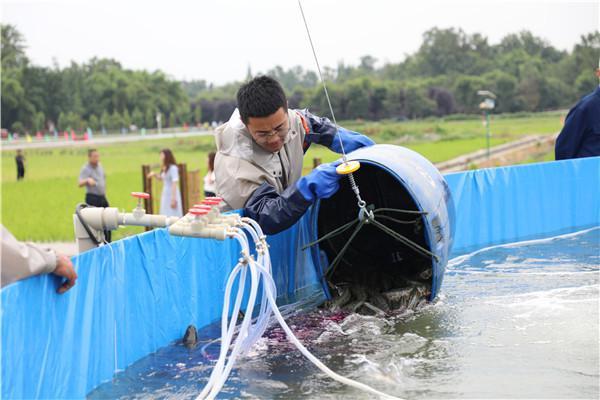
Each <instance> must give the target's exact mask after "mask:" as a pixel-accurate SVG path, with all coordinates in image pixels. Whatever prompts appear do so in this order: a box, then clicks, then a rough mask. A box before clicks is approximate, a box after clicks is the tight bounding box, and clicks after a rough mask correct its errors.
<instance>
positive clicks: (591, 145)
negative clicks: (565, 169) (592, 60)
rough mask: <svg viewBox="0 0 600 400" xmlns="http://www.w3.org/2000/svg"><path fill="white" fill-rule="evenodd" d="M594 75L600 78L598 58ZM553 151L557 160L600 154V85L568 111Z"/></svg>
mask: <svg viewBox="0 0 600 400" xmlns="http://www.w3.org/2000/svg"><path fill="white" fill-rule="evenodd" d="M596 76H597V77H598V78H599V79H600V60H599V62H598V69H596ZM554 152H555V154H554V156H555V158H556V159H557V160H566V159H569V158H582V157H594V156H600V86H598V87H596V90H594V91H593V92H592V93H590V94H588V95H587V96H585V97H584V98H582V99H581V100H579V102H578V103H577V104H576V105H575V107H573V108H572V109H571V110H570V111H569V113H568V114H567V118H565V125H564V126H563V129H562V131H561V132H560V135H558V138H556V147H555V149H554Z"/></svg>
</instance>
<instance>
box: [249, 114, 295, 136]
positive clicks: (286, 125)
mask: <svg viewBox="0 0 600 400" xmlns="http://www.w3.org/2000/svg"><path fill="white" fill-rule="evenodd" d="M289 130H290V122H289V119H286V120H285V123H284V124H283V125H281V126H280V127H279V128H277V129H273V130H272V131H271V132H256V133H255V135H256V137H257V138H259V139H267V138H270V137H273V136H275V135H278V136H279V137H285V135H286V134H287V133H288V131H289Z"/></svg>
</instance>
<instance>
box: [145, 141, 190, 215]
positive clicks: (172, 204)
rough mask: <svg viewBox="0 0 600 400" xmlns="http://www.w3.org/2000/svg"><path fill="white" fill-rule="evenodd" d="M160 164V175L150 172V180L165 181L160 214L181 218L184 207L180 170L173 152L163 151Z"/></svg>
mask: <svg viewBox="0 0 600 400" xmlns="http://www.w3.org/2000/svg"><path fill="white" fill-rule="evenodd" d="M160 162H161V164H162V167H161V169H160V173H159V174H157V173H156V172H150V173H149V174H148V178H152V177H154V178H156V179H158V180H161V181H163V189H162V194H161V196H160V213H161V214H162V215H167V216H169V217H181V216H183V207H182V204H181V192H180V191H179V169H178V168H177V162H175V156H173V153H172V152H171V150H169V149H162V150H161V151H160Z"/></svg>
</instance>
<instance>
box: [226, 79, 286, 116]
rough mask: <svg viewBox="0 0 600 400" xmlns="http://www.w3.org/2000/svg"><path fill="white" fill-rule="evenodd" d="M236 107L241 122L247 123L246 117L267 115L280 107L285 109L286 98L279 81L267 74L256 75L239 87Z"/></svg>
mask: <svg viewBox="0 0 600 400" xmlns="http://www.w3.org/2000/svg"><path fill="white" fill-rule="evenodd" d="M237 107H238V110H239V112H240V117H241V118H242V122H244V123H245V124H247V123H248V118H251V117H254V118H262V117H268V116H269V115H271V114H274V113H275V112H276V111H277V110H279V108H281V107H283V109H284V111H287V99H286V97H285V93H284V91H283V88H282V87H281V85H280V84H279V82H277V81H276V80H275V79H273V78H271V77H268V76H257V77H256V78H253V79H251V80H250V81H248V82H246V83H244V84H243V85H242V86H241V87H240V88H239V90H238V92H237Z"/></svg>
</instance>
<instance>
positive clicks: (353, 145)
mask: <svg viewBox="0 0 600 400" xmlns="http://www.w3.org/2000/svg"><path fill="white" fill-rule="evenodd" d="M298 113H299V114H300V115H301V118H303V119H304V122H306V124H303V125H304V126H305V128H308V132H306V135H305V137H304V142H305V144H306V145H305V148H308V146H310V144H311V143H317V144H320V145H323V146H325V147H327V148H329V149H330V150H333V151H335V152H336V153H338V154H341V153H342V146H341V145H340V139H341V141H342V143H343V144H344V151H345V152H347V153H349V152H351V151H354V150H356V149H359V148H361V147H365V146H372V145H374V144H375V142H373V141H372V140H371V139H370V138H368V137H367V136H365V135H361V134H360V133H358V132H353V131H350V130H348V129H346V128H342V127H341V126H340V127H338V128H337V129H336V126H335V124H334V123H333V122H331V121H330V120H329V119H328V118H325V117H317V116H316V115H314V114H312V113H310V112H309V111H308V110H299V111H298Z"/></svg>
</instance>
